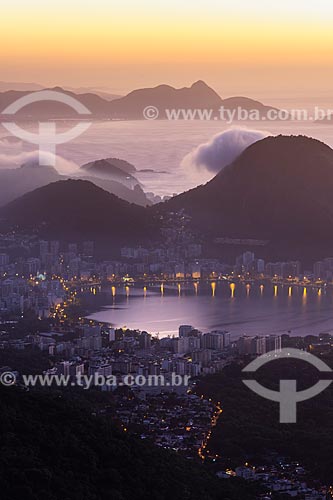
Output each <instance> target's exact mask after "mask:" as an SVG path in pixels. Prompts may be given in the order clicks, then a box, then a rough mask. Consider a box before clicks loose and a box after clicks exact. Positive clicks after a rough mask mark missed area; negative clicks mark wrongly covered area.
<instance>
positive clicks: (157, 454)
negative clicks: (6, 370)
mask: <svg viewBox="0 0 333 500" xmlns="http://www.w3.org/2000/svg"><path fill="white" fill-rule="evenodd" d="M0 411H1V427H0V429H1V430H0V434H1V437H0V439H1V455H0V461H1V467H0V474H1V477H0V481H1V498H2V499H3V500H9V499H10V500H16V499H17V500H18V499H19V500H22V499H24V500H45V499H47V500H82V499H84V500H106V499H108V500H147V499H154V500H167V499H168V500H169V499H175V500H177V499H179V500H196V499H198V500H199V499H200V500H224V499H225V500H227V499H229V500H239V499H242V500H253V499H254V498H255V496H253V495H252V493H251V492H250V491H249V488H248V486H245V483H244V484H243V483H242V481H240V480H235V481H234V480H232V479H231V480H219V479H217V478H215V477H214V476H213V475H211V474H210V473H208V472H206V471H205V469H204V467H203V466H202V465H201V464H195V463H192V462H189V461H188V460H186V459H183V458H181V457H180V456H177V455H176V454H175V453H170V452H168V451H166V450H163V449H159V448H157V447H154V446H153V445H150V444H149V443H145V442H143V441H139V440H137V439H135V438H132V437H131V436H128V435H127V434H126V433H125V432H120V431H117V430H116V429H115V428H114V426H113V425H112V424H111V423H110V422H109V421H108V420H107V419H106V418H101V417H98V416H95V415H94V414H91V409H90V408H89V406H88V405H87V403H85V404H83V401H76V402H75V403H74V402H73V401H71V399H70V397H66V396H64V395H61V394H60V393H56V394H48V395H45V394H44V395H41V394H37V393H34V394H32V393H26V392H23V391H20V390H17V389H15V388H9V389H8V388H7V389H4V388H0Z"/></svg>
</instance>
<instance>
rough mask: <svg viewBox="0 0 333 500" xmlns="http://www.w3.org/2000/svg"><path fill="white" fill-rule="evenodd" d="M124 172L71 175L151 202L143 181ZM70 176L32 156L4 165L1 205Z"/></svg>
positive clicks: (141, 202) (143, 202)
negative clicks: (15, 164) (17, 163)
mask: <svg viewBox="0 0 333 500" xmlns="http://www.w3.org/2000/svg"><path fill="white" fill-rule="evenodd" d="M120 174H121V175H120V176H119V177H118V178H116V176H113V178H112V177H111V176H109V177H108V178H102V177H103V176H98V175H97V174H95V175H93V174H92V173H90V171H87V172H86V171H84V170H82V171H79V172H78V173H77V174H76V173H73V174H72V175H71V177H73V178H77V177H78V176H79V177H80V179H83V180H88V181H90V182H93V183H94V184H95V185H96V186H99V187H101V188H102V189H104V190H105V191H108V192H109V193H113V194H114V195H116V196H118V197H119V198H122V199H123V200H126V201H128V202H129V203H136V204H137V205H142V206H146V205H149V204H150V202H149V200H148V198H147V197H146V195H145V193H144V191H143V190H142V188H141V186H140V185H139V182H138V181H136V180H135V179H134V178H133V177H132V179H133V180H132V182H130V180H129V179H127V176H126V174H124V173H122V171H120ZM68 177H69V176H65V175H60V174H59V173H58V171H57V170H56V169H55V168H53V167H50V166H40V165H38V163H37V162H36V161H33V160H29V161H27V162H26V163H25V164H24V165H22V166H21V167H20V168H1V169H0V206H4V205H6V204H7V203H10V202H11V201H13V200H15V199H16V198H18V197H20V196H23V195H24V194H25V193H28V192H30V191H33V190H34V189H37V188H39V187H42V186H46V185H47V184H50V183H51V182H56V181H60V180H66V179H67V178H68Z"/></svg>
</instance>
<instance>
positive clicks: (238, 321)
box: [89, 282, 333, 338]
mask: <svg viewBox="0 0 333 500" xmlns="http://www.w3.org/2000/svg"><path fill="white" fill-rule="evenodd" d="M109 292H110V305H108V306H106V307H103V308H102V309H101V310H100V311H99V312H97V313H94V314H92V315H90V316H89V317H90V318H91V319H94V320H98V321H103V322H107V323H110V324H111V325H114V326H116V327H123V326H126V327H128V328H133V329H136V328H137V329H141V330H147V331H148V332H150V333H154V334H156V333H159V335H160V337H164V336H167V335H170V334H175V333H177V332H178V327H179V325H181V324H191V325H193V326H195V327H196V328H199V329H200V330H202V331H203V332H206V331H209V330H213V329H227V330H228V331H230V332H231V333H232V335H233V338H237V337H239V336H240V335H244V334H248V335H265V334H269V333H281V334H282V333H288V332H289V333H290V334H291V335H301V336H305V335H309V334H319V333H323V332H327V331H331V330H333V289H332V288H327V289H325V288H322V289H317V288H314V287H306V288H304V287H299V286H293V287H289V286H287V285H277V286H274V285H273V284H271V283H269V284H265V285H264V286H259V284H252V285H247V286H246V285H244V284H236V285H230V284H229V283H221V282H218V283H216V284H211V283H200V284H197V285H194V284H189V285H186V286H185V285H181V287H180V288H179V287H178V286H177V285H175V286H174V287H167V286H164V289H162V290H161V288H160V287H156V286H155V287H150V286H147V287H146V289H144V288H143V287H142V288H138V287H123V286H121V287H117V289H116V290H115V289H113V295H114V296H112V293H111V286H110V290H109Z"/></svg>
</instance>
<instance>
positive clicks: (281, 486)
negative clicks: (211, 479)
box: [217, 459, 332, 500]
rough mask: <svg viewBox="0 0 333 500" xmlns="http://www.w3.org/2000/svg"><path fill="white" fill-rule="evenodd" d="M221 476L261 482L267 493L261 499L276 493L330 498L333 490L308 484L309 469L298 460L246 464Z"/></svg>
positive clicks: (305, 499)
mask: <svg viewBox="0 0 333 500" xmlns="http://www.w3.org/2000/svg"><path fill="white" fill-rule="evenodd" d="M217 476H218V477H220V478H224V479H227V478H230V477H232V476H236V477H239V478H242V479H244V480H245V481H256V482H258V483H260V485H261V486H262V488H263V489H265V490H266V491H267V493H266V494H262V495H261V496H260V499H261V500H269V499H271V498H272V496H274V495H283V498H302V499H303V500H328V499H331V498H332V496H331V493H332V491H330V490H327V488H326V487H323V486H320V485H319V484H318V485H316V486H315V487H314V486H313V485H312V486H309V485H308V482H309V481H308V480H307V476H308V474H307V471H306V470H305V469H304V467H302V466H301V465H300V464H299V463H297V462H288V461H287V460H286V459H280V460H278V461H277V462H276V463H275V464H273V465H263V466H258V467H252V466H250V465H249V464H245V465H243V466H240V467H236V469H235V470H234V471H233V470H227V471H225V472H224V471H220V472H218V473H217ZM278 498H279V497H278Z"/></svg>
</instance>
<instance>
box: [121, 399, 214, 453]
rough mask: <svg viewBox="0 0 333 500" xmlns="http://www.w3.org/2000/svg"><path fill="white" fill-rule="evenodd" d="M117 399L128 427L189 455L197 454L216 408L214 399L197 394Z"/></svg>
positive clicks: (158, 443) (163, 445)
mask: <svg viewBox="0 0 333 500" xmlns="http://www.w3.org/2000/svg"><path fill="white" fill-rule="evenodd" d="M116 399H117V405H116V415H117V417H118V418H119V420H120V422H121V423H122V426H123V427H124V428H125V429H128V430H130V431H131V432H133V433H135V434H137V435H139V436H140V437H141V439H149V440H150V441H153V442H154V444H156V445H157V446H161V447H163V448H168V449H173V450H175V451H177V452H180V453H182V454H184V455H185V456H186V457H188V458H194V457H197V456H198V453H199V450H200V448H201V447H202V445H203V442H204V440H205V438H206V436H207V433H208V432H209V429H210V426H211V421H212V418H213V415H214V413H215V412H216V408H215V405H214V404H213V403H212V402H211V401H208V400H206V399H203V398H200V397H199V396H197V395H195V394H186V395H181V394H170V393H163V394H156V395H147V396H146V398H145V399H144V400H143V399H137V398H128V397H121V396H118V397H117V396H116Z"/></svg>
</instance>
